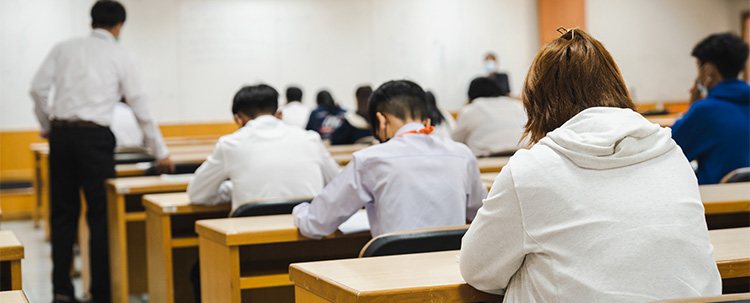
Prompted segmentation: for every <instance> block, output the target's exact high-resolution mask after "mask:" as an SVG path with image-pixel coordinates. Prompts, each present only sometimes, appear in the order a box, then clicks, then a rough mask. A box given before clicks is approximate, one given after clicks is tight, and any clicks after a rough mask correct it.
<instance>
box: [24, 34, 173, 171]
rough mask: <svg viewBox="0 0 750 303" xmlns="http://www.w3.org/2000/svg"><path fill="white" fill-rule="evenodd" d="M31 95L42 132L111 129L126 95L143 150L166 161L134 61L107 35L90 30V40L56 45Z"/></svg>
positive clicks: (44, 64) (167, 154) (163, 145)
mask: <svg viewBox="0 0 750 303" xmlns="http://www.w3.org/2000/svg"><path fill="white" fill-rule="evenodd" d="M53 86H54V87H55V96H54V100H52V104H51V105H50V104H49V95H50V90H51V88H52V87H53ZM30 93H31V96H32V98H33V99H34V103H35V113H36V116H37V119H38V120H39V124H41V127H42V131H49V129H50V120H53V119H57V120H78V121H90V122H94V123H96V124H99V125H102V126H110V125H111V124H112V113H113V112H114V107H115V104H117V102H119V101H120V100H121V99H122V97H123V96H124V97H125V100H126V101H127V103H128V105H130V107H131V108H132V109H133V112H134V113H135V116H136V118H137V119H138V124H139V125H140V126H141V129H142V130H143V135H144V137H145V144H146V146H147V147H149V148H150V149H151V150H152V152H153V153H154V156H155V157H156V158H157V159H163V158H166V157H167V156H169V152H168V151H167V146H166V144H164V139H163V138H162V135H161V131H160V130H159V128H158V126H157V125H156V123H155V122H154V120H153V119H152V118H151V115H150V113H149V110H148V107H147V104H146V92H145V90H144V87H143V83H142V79H141V74H140V71H139V70H138V68H137V65H136V61H135V59H134V58H133V56H132V55H131V54H130V53H129V52H127V51H126V50H125V49H124V48H122V47H120V46H119V45H117V43H116V42H115V38H114V37H113V36H112V34H111V33H110V32H108V31H106V30H103V29H94V30H93V31H92V32H91V35H89V36H88V37H82V38H75V39H71V40H67V41H64V42H62V43H59V44H57V45H56V46H55V47H54V48H53V49H52V51H51V52H50V54H49V55H48V56H47V58H46V59H45V60H44V62H43V63H42V66H41V67H40V68H39V71H38V72H37V74H36V76H34V80H33V81H32V83H31V92H30Z"/></svg>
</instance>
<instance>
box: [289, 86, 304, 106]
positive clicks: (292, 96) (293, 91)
mask: <svg viewBox="0 0 750 303" xmlns="http://www.w3.org/2000/svg"><path fill="white" fill-rule="evenodd" d="M286 101H289V102H292V101H302V90H301V89H300V88H299V87H296V86H290V87H288V88H287V89H286Z"/></svg>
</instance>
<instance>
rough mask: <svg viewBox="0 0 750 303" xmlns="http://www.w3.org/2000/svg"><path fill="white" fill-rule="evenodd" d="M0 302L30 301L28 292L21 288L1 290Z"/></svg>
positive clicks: (25, 302)
mask: <svg viewBox="0 0 750 303" xmlns="http://www.w3.org/2000/svg"><path fill="white" fill-rule="evenodd" d="M0 302H3V303H29V299H27V298H26V294H24V293H23V291H21V290H8V291H0Z"/></svg>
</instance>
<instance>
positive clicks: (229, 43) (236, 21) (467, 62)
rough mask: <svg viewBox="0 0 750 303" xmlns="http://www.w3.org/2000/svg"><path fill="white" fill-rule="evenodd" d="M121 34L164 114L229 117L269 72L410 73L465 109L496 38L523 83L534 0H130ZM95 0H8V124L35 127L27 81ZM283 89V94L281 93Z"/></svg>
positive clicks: (4, 45)
mask: <svg viewBox="0 0 750 303" xmlns="http://www.w3.org/2000/svg"><path fill="white" fill-rule="evenodd" d="M122 2H123V4H124V5H125V7H126V9H127V11H128V20H127V21H126V23H125V27H124V29H123V32H122V35H121V37H120V38H121V39H120V40H121V42H120V43H121V44H122V45H123V46H124V47H126V48H128V49H130V50H131V51H132V52H134V53H135V55H136V57H137V58H139V60H140V62H141V68H142V70H143V75H144V77H145V79H146V81H147V83H148V87H149V91H150V93H151V97H152V98H151V102H150V107H151V109H152V112H153V114H154V116H155V117H156V118H157V120H158V121H159V122H163V123H171V122H200V121H217V120H222V121H227V122H228V121H230V113H229V109H230V103H231V99H232V96H233V95H234V93H235V92H236V91H237V89H238V88H239V87H240V86H241V85H243V84H253V83H257V82H261V81H262V82H265V83H268V84H270V85H272V86H274V87H275V88H276V89H277V90H279V92H280V93H282V94H283V91H284V89H285V87H286V86H287V85H289V84H297V85H300V86H302V88H303V90H304V92H305V100H304V102H305V103H307V104H310V105H312V104H314V96H315V93H316V92H317V90H318V89H320V88H329V89H330V90H331V91H332V93H333V95H334V98H336V99H337V100H338V101H339V102H340V103H341V104H342V105H344V106H345V107H349V108H351V107H353V106H354V101H353V99H354V98H353V95H354V90H355V88H356V86H358V85H360V84H371V85H372V86H373V87H376V86H377V85H379V84H380V83H382V82H384V81H387V80H391V79H396V78H408V79H412V80H414V81H416V82H418V83H420V84H421V85H422V86H424V87H425V88H429V89H432V90H434V91H435V92H436V95H437V97H438V102H439V103H440V105H441V106H442V107H445V108H447V109H457V108H458V107H460V105H461V104H463V103H464V102H465V100H466V90H467V86H468V83H469V81H470V80H471V78H472V77H474V76H477V75H480V74H482V73H483V71H482V59H483V55H484V53H485V52H487V51H488V50H491V51H494V52H496V53H497V54H498V55H499V57H500V61H501V62H500V64H501V68H502V69H504V70H506V71H507V72H509V73H510V75H511V86H512V90H513V91H514V93H518V92H520V88H521V85H522V83H523V78H524V77H525V74H526V71H527V69H528V66H529V64H530V63H531V61H532V60H533V57H534V55H535V54H536V51H537V49H538V42H537V41H538V35H537V10H536V1H521V0H472V1H461V0H285V1H272V0H265V1H263V0H257V1H250V0H213V1H207V0H150V1H149V0H122ZM92 3H93V1H91V0H67V1H64V0H0V129H2V130H10V129H33V128H37V123H36V121H35V119H34V118H33V115H32V102H31V100H30V98H29V97H28V93H27V91H28V87H29V83H30V81H31V78H32V77H33V74H34V72H35V71H36V69H37V68H38V66H39V64H40V63H41V61H42V60H43V58H44V56H46V54H47V52H48V51H49V50H50V49H51V47H52V46H53V45H54V43H56V42H58V41H60V40H63V39H66V38H68V37H71V36H78V35H85V34H87V33H88V31H89V29H88V24H89V22H90V20H89V18H88V10H89V8H90V5H91V4H92ZM282 99H283V98H282Z"/></svg>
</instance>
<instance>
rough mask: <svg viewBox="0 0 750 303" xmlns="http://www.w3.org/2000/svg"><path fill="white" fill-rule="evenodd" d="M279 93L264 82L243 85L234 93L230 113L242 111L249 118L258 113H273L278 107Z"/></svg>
mask: <svg viewBox="0 0 750 303" xmlns="http://www.w3.org/2000/svg"><path fill="white" fill-rule="evenodd" d="M278 102H279V93H278V92H276V90H275V89H273V87H270V86H268V85H265V84H258V85H252V86H245V87H243V88H241V89H240V91H238V92H237V94H236V95H234V102H233V103H232V113H233V114H239V113H242V114H244V115H246V116H248V117H249V118H251V119H254V118H255V117H258V116H260V115H265V114H269V115H273V114H274V113H276V110H277V109H278V108H279V104H278Z"/></svg>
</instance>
